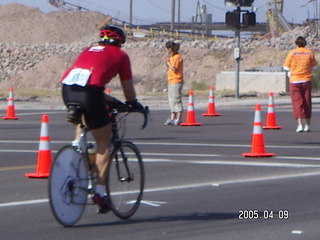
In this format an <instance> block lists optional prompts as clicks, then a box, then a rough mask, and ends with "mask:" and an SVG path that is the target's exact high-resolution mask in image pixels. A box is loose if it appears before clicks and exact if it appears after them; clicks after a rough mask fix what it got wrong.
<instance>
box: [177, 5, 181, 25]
mask: <svg viewBox="0 0 320 240" xmlns="http://www.w3.org/2000/svg"><path fill="white" fill-rule="evenodd" d="M180 2H181V0H178V23H180V9H181V7H180V6H181V5H180Z"/></svg>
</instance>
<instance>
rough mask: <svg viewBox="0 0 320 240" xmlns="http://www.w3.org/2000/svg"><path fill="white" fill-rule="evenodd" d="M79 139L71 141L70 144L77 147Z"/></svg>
mask: <svg viewBox="0 0 320 240" xmlns="http://www.w3.org/2000/svg"><path fill="white" fill-rule="evenodd" d="M79 143H80V142H79V140H73V141H72V142H71V145H72V147H75V148H77V147H79Z"/></svg>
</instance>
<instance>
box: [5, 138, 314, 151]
mask: <svg viewBox="0 0 320 240" xmlns="http://www.w3.org/2000/svg"><path fill="white" fill-rule="evenodd" d="M38 142H39V141H32V140H0V143H25V144H27V143H38ZM70 142H71V141H70V140H69V141H66V140H56V141H51V143H70ZM133 142H134V143H135V144H136V145H157V146H193V147H228V148H235V147H238V148H250V147H251V145H250V144H213V143H212V144H210V143H177V142H174V143H170V142H167V143H165V142H153V141H152V142H139V141H133ZM267 147H268V148H278V149H288V148H294V149H318V148H319V146H305V145H296V146H295V145H294V146H293V145H282V146H279V145H268V146H267Z"/></svg>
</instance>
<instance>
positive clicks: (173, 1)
mask: <svg viewBox="0 0 320 240" xmlns="http://www.w3.org/2000/svg"><path fill="white" fill-rule="evenodd" d="M175 6H176V2H175V0H171V24H170V30H171V31H173V30H174V15H175Z"/></svg>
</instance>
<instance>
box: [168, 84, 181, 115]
mask: <svg viewBox="0 0 320 240" xmlns="http://www.w3.org/2000/svg"><path fill="white" fill-rule="evenodd" d="M182 86H183V83H177V84H169V85H168V100H169V106H170V111H171V112H174V113H176V112H182V110H183V104H182V98H181V92H182Z"/></svg>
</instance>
